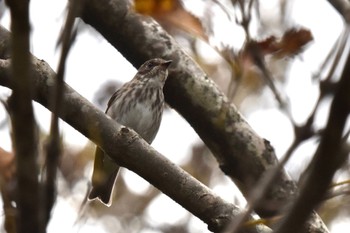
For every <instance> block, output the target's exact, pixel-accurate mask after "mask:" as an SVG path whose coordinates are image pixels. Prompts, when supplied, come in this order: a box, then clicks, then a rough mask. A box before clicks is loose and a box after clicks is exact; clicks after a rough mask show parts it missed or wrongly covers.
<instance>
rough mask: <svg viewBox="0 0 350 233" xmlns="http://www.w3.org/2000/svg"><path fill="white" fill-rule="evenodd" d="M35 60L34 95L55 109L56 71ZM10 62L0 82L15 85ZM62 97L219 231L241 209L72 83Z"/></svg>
mask: <svg viewBox="0 0 350 233" xmlns="http://www.w3.org/2000/svg"><path fill="white" fill-rule="evenodd" d="M33 64H34V67H35V70H34V77H33V80H32V81H33V83H34V94H35V96H34V99H35V100H36V101H38V102H39V103H41V104H42V105H44V106H45V107H47V108H48V109H50V110H52V107H51V106H50V105H49V104H48V98H49V96H50V93H52V91H53V89H54V85H52V84H53V83H54V78H55V76H56V74H55V73H54V72H53V70H52V69H51V68H50V67H49V66H48V65H47V64H46V63H45V62H44V61H40V60H38V59H36V58H33ZM9 67H10V61H8V60H0V85H4V86H7V87H9V88H12V77H11V74H10V72H9ZM62 103H63V106H65V108H64V110H63V111H61V112H60V113H59V116H60V118H62V119H63V120H65V121H66V122H67V123H68V124H70V125H71V126H72V127H74V128H75V129H76V130H78V131H79V132H81V133H82V134H83V135H85V136H86V137H88V138H89V139H90V140H91V141H93V142H94V143H95V144H96V145H98V146H99V147H101V148H103V149H104V151H106V153H108V154H109V155H110V156H111V157H112V158H113V159H115V161H116V162H117V163H118V164H120V165H121V166H123V167H126V168H128V169H130V170H132V171H134V172H135V173H137V174H138V175H140V176H142V177H143V178H144V179H146V180H147V181H149V182H150V183H151V184H153V185H154V186H155V187H157V188H158V189H159V190H161V191H162V192H163V193H165V194H166V195H168V196H169V197H170V198H172V199H173V200H174V201H176V202H177V203H179V204H180V205H181V206H183V207H184V208H185V209H187V210H188V211H190V212H191V213H192V214H194V215H195V216H197V217H198V218H200V219H201V220H202V221H204V222H205V223H207V224H208V228H209V229H210V230H211V231H215V232H219V231H220V230H222V229H223V228H224V226H225V225H226V224H227V223H228V222H230V221H231V219H232V218H234V217H235V216H237V215H238V214H239V212H240V210H239V208H238V207H236V206H234V205H233V204H231V203H227V202H225V201H224V200H222V199H221V198H220V197H218V196H217V195H215V194H214V193H213V192H212V191H211V190H210V189H208V188H207V187H206V186H204V185H203V184H201V183H200V182H199V181H197V180H196V179H194V178H193V177H192V176H190V175H189V174H188V173H186V172H185V171H183V170H182V169H181V168H179V167H178V166H176V165H174V164H173V163H172V162H170V161H169V160H168V159H166V158H165V157H164V156H163V155H161V154H159V153H158V152H157V151H155V150H154V149H153V148H152V147H151V146H150V145H149V144H148V143H147V142H145V141H144V140H143V139H142V138H141V137H139V136H138V135H137V134H136V133H135V132H134V131H132V130H129V129H128V128H125V127H122V126H121V125H119V124H118V123H116V122H115V121H113V120H111V119H110V118H108V117H107V116H106V115H105V114H104V113H103V112H102V111H100V110H98V109H97V108H95V107H94V106H93V105H92V104H91V103H89V102H88V101H87V100H85V99H84V98H83V97H82V96H80V95H79V94H78V93H76V92H75V91H74V90H73V89H72V88H70V87H69V86H68V85H65V86H64V95H63V99H62ZM240 232H248V233H250V232H252V233H253V232H260V233H266V232H271V230H270V229H269V228H267V227H265V226H263V225H257V226H254V227H252V228H246V229H242V230H241V231H240Z"/></svg>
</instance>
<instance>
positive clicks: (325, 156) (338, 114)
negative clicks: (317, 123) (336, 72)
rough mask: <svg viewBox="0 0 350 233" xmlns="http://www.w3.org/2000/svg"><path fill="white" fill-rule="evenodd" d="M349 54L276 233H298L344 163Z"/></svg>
mask: <svg viewBox="0 0 350 233" xmlns="http://www.w3.org/2000/svg"><path fill="white" fill-rule="evenodd" d="M349 93H350V53H349V52H348V57H347V61H346V63H345V66H344V70H343V73H342V76H341V79H340V81H339V83H338V85H337V88H336V92H335V95H334V99H333V102H332V105H331V109H330V115H329V118H328V122H327V126H326V128H325V129H324V130H323V132H322V135H321V136H322V137H321V141H320V144H319V146H318V148H317V150H316V153H315V156H314V158H313V160H312V162H311V165H310V167H309V172H308V174H306V176H307V177H306V178H305V180H304V182H303V183H302V188H301V192H300V196H299V197H298V199H297V200H296V202H295V204H294V205H293V206H292V208H291V210H290V212H289V213H288V214H287V215H286V217H285V219H284V221H283V222H282V224H281V225H280V226H279V228H278V229H277V232H278V233H282V232H283V233H292V232H299V231H300V229H301V228H302V226H303V223H304V222H305V221H306V220H307V218H308V217H309V215H310V213H311V212H312V209H313V208H315V207H316V206H317V205H318V204H319V203H320V202H321V201H322V200H323V198H324V195H325V193H326V192H327V189H328V187H329V185H330V184H331V181H332V178H333V175H334V173H335V172H336V171H337V169H339V167H340V166H341V165H342V164H343V163H344V161H345V160H346V158H347V155H348V153H344V151H343V150H342V148H343V143H344V140H343V138H342V137H343V130H344V126H345V123H346V120H347V119H348V115H349V113H350V99H349Z"/></svg>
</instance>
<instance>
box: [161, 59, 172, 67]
mask: <svg viewBox="0 0 350 233" xmlns="http://www.w3.org/2000/svg"><path fill="white" fill-rule="evenodd" d="M172 62H173V61H172V60H168V61H164V62H163V63H162V66H163V67H164V68H165V69H166V68H168V67H169V65H170V64H171V63H172Z"/></svg>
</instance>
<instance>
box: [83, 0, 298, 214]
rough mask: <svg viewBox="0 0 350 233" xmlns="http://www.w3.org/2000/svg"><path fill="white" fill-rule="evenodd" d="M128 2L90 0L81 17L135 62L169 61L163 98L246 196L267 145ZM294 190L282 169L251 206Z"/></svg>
mask: <svg viewBox="0 0 350 233" xmlns="http://www.w3.org/2000/svg"><path fill="white" fill-rule="evenodd" d="M129 7H130V6H129V5H128V1H124V0H123V1H115V0H108V1H105V2H104V4H101V2H100V1H99V0H90V1H87V2H86V4H85V7H84V9H83V11H82V16H81V17H82V19H83V20H84V21H85V22H86V23H88V24H90V25H92V26H93V27H94V28H96V30H98V31H99V32H100V33H101V34H102V35H103V36H104V37H105V38H106V39H107V40H108V41H109V42H110V43H111V44H112V45H113V46H114V47H116V48H117V49H118V51H119V52H121V53H122V54H123V55H124V56H125V57H126V58H127V59H128V60H129V61H130V62H131V63H132V64H134V65H135V66H136V67H137V66H139V65H140V64H141V63H143V62H144V61H145V60H148V59H150V58H154V57H164V58H167V59H171V60H173V65H172V67H173V68H172V69H170V72H169V78H168V80H167V83H166V84H165V89H164V92H165V99H166V101H167V102H168V104H169V105H171V106H172V107H173V108H174V109H176V110H177V111H178V112H179V113H180V114H181V115H182V116H183V117H184V118H185V119H186V120H187V121H188V122H189V123H190V124H191V126H192V127H193V128H194V129H195V130H196V132H197V133H198V134H199V136H200V137H201V139H202V140H203V141H204V142H205V144H206V145H207V146H208V147H209V148H210V150H211V151H212V152H213V154H214V155H215V157H216V159H217V160H218V162H219V165H220V168H221V170H222V171H223V172H224V173H225V174H226V175H228V176H229V177H231V178H232V180H236V181H238V184H239V185H240V188H241V191H242V192H243V194H244V195H245V196H246V197H248V196H249V194H250V192H251V191H252V190H253V189H254V187H255V185H256V182H257V181H258V180H259V178H260V177H261V176H262V174H263V173H264V172H265V171H266V170H268V169H269V168H270V167H271V166H274V165H276V164H277V159H276V156H275V153H274V150H273V148H272V147H271V146H270V144H269V142H268V141H266V140H264V139H263V138H261V137H259V136H258V135H257V134H256V133H255V132H254V131H253V129H252V128H251V127H250V126H249V124H248V123H247V122H246V121H245V120H244V118H243V117H242V116H241V115H240V113H239V112H238V111H237V109H236V108H235V106H233V105H232V104H231V103H230V101H228V99H227V98H226V96H224V95H223V93H222V92H221V91H220V90H219V89H218V87H217V86H216V85H215V83H214V82H213V81H212V80H211V79H210V78H209V77H208V76H207V75H206V74H205V73H204V72H203V71H202V69H200V67H198V65H197V64H196V63H194V62H193V60H192V59H191V58H189V57H188V55H187V54H186V53H185V52H183V51H182V49H181V48H180V47H179V46H178V44H177V43H176V42H175V41H174V39H173V38H172V37H171V36H169V35H168V34H167V33H166V32H165V31H164V30H163V29H162V28H161V27H160V26H159V25H158V24H157V23H155V22H154V21H153V20H152V19H150V18H147V17H142V16H140V15H138V14H136V13H134V12H133V11H131V10H129ZM209 90H210V94H209V93H208V91H209ZM295 192H296V185H295V183H294V181H292V180H290V179H289V177H288V176H287V174H286V173H285V172H284V171H282V172H281V173H280V175H279V176H278V179H277V180H276V182H275V183H274V185H273V186H272V188H271V189H269V191H268V194H267V195H266V196H265V199H264V201H262V202H261V203H260V204H261V205H260V206H258V207H257V208H256V209H255V211H256V212H257V213H258V214H260V215H261V216H270V215H274V214H276V213H277V212H278V211H279V210H281V209H282V207H283V206H284V205H285V204H287V203H288V202H289V200H290V198H291V197H292V196H293V195H294V193H295ZM276 197H278V200H277V199H276ZM272 203H273V204H272Z"/></svg>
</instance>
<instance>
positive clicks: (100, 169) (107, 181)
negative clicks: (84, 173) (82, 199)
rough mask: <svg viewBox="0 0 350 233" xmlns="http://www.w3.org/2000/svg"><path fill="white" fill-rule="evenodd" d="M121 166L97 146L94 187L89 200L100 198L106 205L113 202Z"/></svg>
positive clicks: (93, 177)
mask: <svg viewBox="0 0 350 233" xmlns="http://www.w3.org/2000/svg"><path fill="white" fill-rule="evenodd" d="M119 168H120V167H119V166H118V165H117V164H116V163H115V162H114V161H112V160H111V159H110V158H109V156H108V155H106V154H105V153H104V152H103V151H102V150H101V149H100V148H99V147H96V152H95V161H94V171H93V174H92V189H91V191H90V194H89V197H88V199H89V200H94V199H98V200H100V201H101V202H102V203H103V204H105V205H106V206H110V205H111V204H112V198H111V197H112V193H113V187H114V183H115V180H116V178H117V175H118V172H119Z"/></svg>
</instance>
